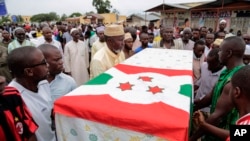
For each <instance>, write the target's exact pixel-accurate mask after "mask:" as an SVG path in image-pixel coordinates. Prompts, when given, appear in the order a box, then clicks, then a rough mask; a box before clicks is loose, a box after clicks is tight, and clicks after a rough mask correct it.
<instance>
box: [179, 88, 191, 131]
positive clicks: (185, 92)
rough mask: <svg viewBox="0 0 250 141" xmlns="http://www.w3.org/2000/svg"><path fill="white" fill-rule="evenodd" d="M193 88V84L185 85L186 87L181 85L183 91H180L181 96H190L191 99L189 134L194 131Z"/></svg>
mask: <svg viewBox="0 0 250 141" xmlns="http://www.w3.org/2000/svg"><path fill="white" fill-rule="evenodd" d="M192 91H193V88H192V85H191V84H185V85H181V89H180V91H179V93H180V94H182V95H185V96H188V97H189V98H190V117H189V118H190V120H189V134H190V133H191V131H192V125H193V124H192V116H193V103H192V98H193V94H192Z"/></svg>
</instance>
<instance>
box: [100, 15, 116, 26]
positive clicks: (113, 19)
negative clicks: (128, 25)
mask: <svg viewBox="0 0 250 141" xmlns="http://www.w3.org/2000/svg"><path fill="white" fill-rule="evenodd" d="M100 15H101V16H103V17H104V19H103V23H104V24H111V23H116V22H117V21H118V17H117V15H116V14H115V13H106V14H100Z"/></svg>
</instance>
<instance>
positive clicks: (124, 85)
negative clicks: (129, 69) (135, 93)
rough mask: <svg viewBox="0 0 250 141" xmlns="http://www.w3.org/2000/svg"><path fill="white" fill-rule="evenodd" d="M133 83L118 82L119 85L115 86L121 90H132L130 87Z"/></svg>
mask: <svg viewBox="0 0 250 141" xmlns="http://www.w3.org/2000/svg"><path fill="white" fill-rule="evenodd" d="M133 86H134V85H132V84H130V83H129V82H126V83H120V86H119V87H117V88H120V89H121V90H122V91H126V90H132V87H133Z"/></svg>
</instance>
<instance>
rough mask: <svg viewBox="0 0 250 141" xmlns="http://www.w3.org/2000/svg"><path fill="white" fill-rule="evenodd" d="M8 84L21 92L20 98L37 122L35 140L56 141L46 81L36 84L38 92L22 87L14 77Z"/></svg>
mask: <svg viewBox="0 0 250 141" xmlns="http://www.w3.org/2000/svg"><path fill="white" fill-rule="evenodd" d="M9 86H12V87H15V88H16V89H17V90H18V91H19V92H20V93H21V96H22V99H23V100H24V102H25V104H26V105H27V107H28V109H29V110H30V112H31V114H32V117H33V119H34V120H35V122H36V123H37V124H38V126H39V128H38V130H37V131H36V132H35V134H36V137H37V140H38V141H56V137H55V132H54V131H52V129H51V124H52V121H51V118H50V116H51V110H52V107H53V105H52V100H51V96H50V88H49V83H48V81H47V80H43V81H41V82H40V83H39V84H38V92H32V91H30V90H28V89H26V88H24V87H23V86H22V85H20V84H19V83H18V82H16V80H15V79H14V80H12V81H11V82H10V84H9Z"/></svg>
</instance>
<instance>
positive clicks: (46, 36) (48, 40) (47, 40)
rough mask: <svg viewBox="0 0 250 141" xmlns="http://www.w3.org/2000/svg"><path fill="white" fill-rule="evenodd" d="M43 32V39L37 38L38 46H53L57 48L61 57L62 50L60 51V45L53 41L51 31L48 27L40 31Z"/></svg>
mask: <svg viewBox="0 0 250 141" xmlns="http://www.w3.org/2000/svg"><path fill="white" fill-rule="evenodd" d="M42 32H43V37H40V38H38V40H39V44H38V46H39V45H41V44H50V45H53V46H55V47H57V48H58V49H59V50H60V52H61V54H62V55H63V49H62V44H61V43H60V42H58V41H57V40H55V39H53V34H52V30H51V28H50V27H48V26H45V27H43V29H42Z"/></svg>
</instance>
